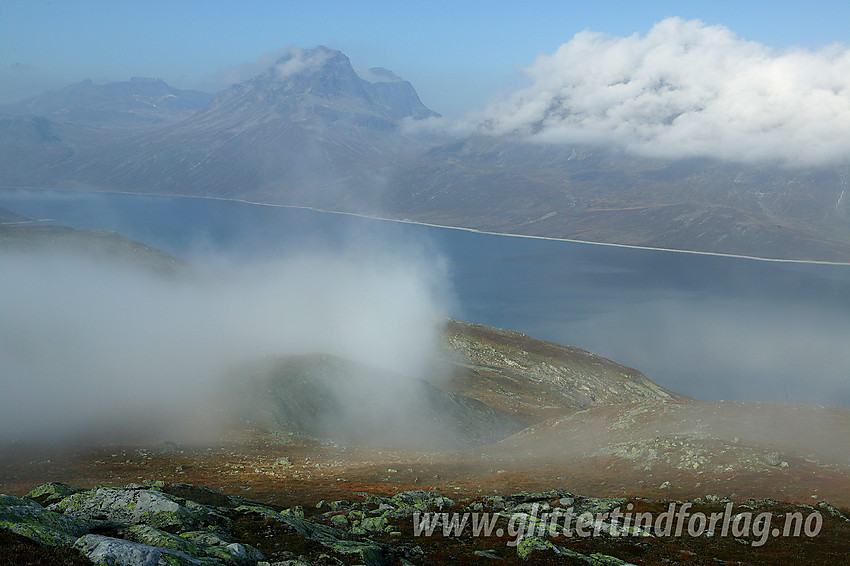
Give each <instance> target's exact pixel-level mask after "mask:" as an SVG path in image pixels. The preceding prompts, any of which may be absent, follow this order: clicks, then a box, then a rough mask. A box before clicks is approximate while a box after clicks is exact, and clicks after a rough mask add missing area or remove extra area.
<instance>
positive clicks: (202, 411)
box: [0, 250, 449, 442]
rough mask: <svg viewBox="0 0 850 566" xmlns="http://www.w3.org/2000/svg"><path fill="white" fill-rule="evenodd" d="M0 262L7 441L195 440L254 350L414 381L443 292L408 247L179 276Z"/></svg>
mask: <svg viewBox="0 0 850 566" xmlns="http://www.w3.org/2000/svg"><path fill="white" fill-rule="evenodd" d="M2 262H3V269H2V270H0V288H2V289H3V300H2V301H0V375H2V376H3V379H2V380H0V441H4V442H5V441H10V440H15V439H21V440H62V439H65V438H69V437H77V436H87V435H91V436H98V437H107V438H108V437H109V436H110V435H111V433H113V432H114V433H115V434H119V435H120V434H130V435H132V434H134V433H137V434H160V433H161V434H164V435H166V436H167V438H183V439H187V437H188V438H191V437H192V435H194V434H197V433H198V432H199V431H200V430H202V429H204V428H206V427H208V426H209V425H210V422H209V421H210V408H211V406H212V403H213V399H214V398H215V397H216V395H217V394H218V393H219V391H220V390H219V388H218V385H219V383H220V380H221V379H223V378H224V377H225V376H227V375H232V374H230V372H231V371H232V370H233V368H234V367H238V366H239V365H240V364H243V363H246V362H252V361H256V360H258V359H262V358H263V357H264V356H279V355H286V354H305V353H313V352H324V353H328V354H332V355H335V356H340V357H343V358H348V359H351V360H354V361H357V362H362V363H366V364H369V365H371V366H376V367H378V368H381V369H383V370H388V371H391V372H395V373H397V374H398V375H399V376H401V377H400V379H411V380H412V379H415V378H419V377H421V373H422V372H423V371H424V369H425V368H426V367H427V366H428V364H429V362H430V361H431V360H432V356H433V354H434V351H435V347H436V343H437V338H438V334H437V331H438V328H439V326H440V324H441V322H442V316H443V315H444V313H445V312H446V310H445V304H446V301H447V297H448V295H449V293H448V291H447V286H446V283H445V281H446V277H445V269H444V266H443V265H442V262H441V261H440V259H439V258H435V257H432V256H429V255H428V254H427V253H413V254H411V253H410V251H409V250H395V251H392V250H391V251H384V252H374V253H368V252H363V251H362V250H356V251H354V250H349V251H345V252H319V253H310V254H302V255H295V256H290V257H287V258H285V259H279V260H272V261H268V260H264V261H262V262H255V263H252V264H250V265H235V264H232V263H230V262H228V261H227V260H221V259H219V260H218V261H217V262H207V263H206V264H205V265H206V266H207V267H206V268H205V269H206V271H204V272H203V273H200V274H199V273H198V271H194V272H193V273H192V274H191V276H180V277H172V276H162V275H157V274H154V273H151V272H150V271H149V270H145V269H143V268H138V267H135V266H127V265H126V264H123V265H122V264H119V263H115V262H107V261H104V260H101V259H97V258H93V257H91V256H88V255H75V254H70V255H69V254H61V255H60V254H57V253H39V254H23V253H4V255H3V257H2ZM370 385H371V384H369V383H364V384H363V387H364V389H368V388H369V387H370ZM236 390H237V391H238V388H236ZM380 395H381V392H380V391H374V392H372V396H373V397H375V398H380Z"/></svg>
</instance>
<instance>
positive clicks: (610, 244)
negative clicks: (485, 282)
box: [0, 187, 850, 266]
mask: <svg viewBox="0 0 850 566" xmlns="http://www.w3.org/2000/svg"><path fill="white" fill-rule="evenodd" d="M15 189H18V190H27V191H62V192H72V193H94V194H107V195H108V194H120V195H137V196H150V197H171V198H184V199H204V200H214V201H223V202H235V203H240V204H247V205H252V206H266V207H272V208H288V209H294V210H309V211H312V212H321V213H325V214H337V215H341V216H351V217H355V218H363V219H367V220H381V221H384V222H396V223H399V224H411V225H415V226H428V227H430V228H442V229H446V230H459V231H463V232H471V233H473V234H486V235H489V236H506V237H513V238H525V239H531V240H548V241H552V242H570V243H574V244H587V245H593V246H606V247H614V248H625V249H634V250H647V251H658V252H671V253H680V254H692V255H702V256H713V257H727V258H735V259H746V260H752V261H767V262H773V263H791V264H810V265H835V266H850V262H842V261H825V260H814V259H790V258H772V257H760V256H753V255H744V254H729V253H722V252H707V251H699V250H681V249H676V248H659V247H652V246H640V245H637V244H618V243H615V242H593V241H589V240H577V239H573V238H557V237H554V236H534V235H531V234H514V233H511V232H495V231H491V230H480V229H478V228H469V227H466V226H450V225H446V224H434V223H431V222H423V221H419V220H412V219H409V218H391V217H386V216H376V215H371V214H361V213H357V212H346V211H341V210H329V209H323V208H316V207H312V206H303V205H294V204H275V203H269V202H260V201H252V200H246V199H239V198H226V197H213V196H204V195H179V194H169V193H142V192H134V191H101V190H96V189H57V188H55V187H2V189H0V190H15ZM37 221H40V222H44V221H46V219H42V220H37ZM29 222H32V221H29Z"/></svg>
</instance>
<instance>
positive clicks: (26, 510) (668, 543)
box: [0, 481, 850, 566]
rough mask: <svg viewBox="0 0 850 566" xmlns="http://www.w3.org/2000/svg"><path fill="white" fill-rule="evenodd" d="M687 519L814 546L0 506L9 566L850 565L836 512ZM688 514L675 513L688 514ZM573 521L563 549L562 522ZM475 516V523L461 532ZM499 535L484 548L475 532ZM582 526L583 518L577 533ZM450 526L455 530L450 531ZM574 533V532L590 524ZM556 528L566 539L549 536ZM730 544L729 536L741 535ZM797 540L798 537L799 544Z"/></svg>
mask: <svg viewBox="0 0 850 566" xmlns="http://www.w3.org/2000/svg"><path fill="white" fill-rule="evenodd" d="M689 503H691V504H692V506H691V507H690V512H691V513H692V514H695V513H703V514H705V515H711V513H718V514H719V513H722V512H724V511H725V510H726V509H727V508H729V510H730V511H731V513H732V515H731V516H732V517H734V516H735V515H746V514H748V513H749V514H751V515H752V516H756V515H758V514H759V513H767V512H769V513H772V519H773V521H774V522H773V524H774V525H777V524H779V525H782V524H783V521H784V518H785V517H786V516H788V515H791V514H795V513H799V514H800V515H801V516H803V517H809V516H810V515H814V514H817V516H818V517H819V518H820V520H821V526H820V528H819V529H818V533H817V535H816V536H807V534H811V533H810V532H809V530H808V529H809V527H810V526H812V525H813V523H811V524H810V523H809V522H807V523H806V528H805V529H803V531H802V532H801V533H800V535H799V536H789V537H782V536H776V534H775V532H776V529H774V534H772V535H768V534H766V533H768V532H770V530H769V529H767V530H763V531H758V530H757V529H756V528H752V529H750V532H748V533H740V532H732V533H731V534H730V533H726V534H724V533H723V532H721V527H720V524H719V523H718V526H717V527H716V528H714V529H702V530H703V532H702V533H700V535H699V536H687V535H685V536H679V537H677V536H672V535H670V534H668V533H665V532H663V528H662V529H661V530H659V529H658V527H657V526H656V527H655V528H652V527H649V528H646V525H645V524H644V525H640V526H634V523H631V524H630V522H626V521H625V520H624V519H623V517H622V516H620V517H615V516H613V514H612V511H614V510H615V509H617V510H622V511H623V512H625V511H626V510H630V511H631V512H633V513H640V512H643V513H652V514H653V515H654V516H656V517H658V516H661V515H662V514H663V513H664V511H665V510H668V509H669V505H668V502H665V501H658V500H650V499H626V498H594V497H583V496H581V495H577V494H574V493H570V492H569V491H566V490H552V491H547V492H541V493H528V492H523V493H517V494H512V495H506V496H500V495H494V496H478V497H472V498H469V497H460V498H458V497H455V498H454V499H452V498H449V497H446V496H444V495H441V494H440V493H438V492H436V491H431V490H413V491H405V492H401V493H396V494H395V495H390V496H381V495H376V494H366V493H361V494H359V495H356V496H354V497H352V498H351V499H342V500H335V501H326V500H320V501H318V502H312V501H310V502H307V501H305V502H304V505H296V506H291V507H286V508H282V507H279V506H274V505H268V504H262V503H259V502H257V501H252V500H250V499H247V498H244V497H236V496H230V495H226V494H224V493H222V492H219V491H214V490H212V489H209V488H205V487H196V486H192V485H188V484H185V483H166V482H162V481H148V482H145V483H144V484H130V485H126V486H123V487H112V488H110V487H97V488H94V489H90V490H84V489H81V488H75V487H71V486H68V485H65V484H60V483H49V484H45V485H42V486H40V487H38V488H36V489H34V490H33V491H31V492H30V493H28V494H27V495H25V496H24V497H20V498H18V497H12V496H8V495H2V496H0V541H2V544H0V562H2V563H4V564H51V563H53V564H91V563H94V564H98V565H101V564H103V565H106V564H108V565H110V566H111V565H210V566H211V565H217V564H223V565H235V566H249V565H250V566H253V565H258V566H264V565H281V566H282V565H289V566H301V565H305V566H306V565H313V564H316V565H319V564H366V565H369V566H379V565H390V564H402V565H408V564H453V563H498V564H509V563H523V562H530V563H558V564H592V565H593V564H600V565H616V564H632V563H641V564H650V563H658V564H661V563H691V564H706V563H712V564H729V563H748V564H750V563H752V564H778V563H790V562H788V561H787V560H790V559H791V558H792V557H793V561H794V563H795V564H829V563H838V562H840V561H841V560H842V559H843V558H844V557H845V556H846V553H847V552H848V551H850V519H848V518H847V517H846V516H845V515H844V514H843V513H842V512H841V511H839V510H838V509H836V508H834V507H832V506H831V505H829V504H827V503H824V502H821V503H819V504H817V505H815V506H809V505H799V506H790V505H787V504H782V503H779V502H776V501H772V500H749V501H746V502H742V503H737V504H733V503H732V502H731V501H730V500H728V499H721V498H719V497H717V496H711V495H709V496H706V497H705V498H699V499H696V500H694V501H691V502H689ZM682 504H683V502H675V503H674V505H679V506H682ZM568 512H570V513H573V514H574V515H575V516H576V517H579V519H577V522H576V523H571V524H570V525H571V526H570V531H569V533H568V534H569V535H570V536H565V531H564V529H563V527H562V525H563V524H565V523H564V522H563V521H560V522H558V521H551V520H548V518H551V517H553V516H555V514H556V513H557V514H566V513H568ZM464 514H468V515H466V516H467V517H468V518H469V519H468V523H467V524H465V526H464V527H463V529H462V532H459V531H461V527H460V525H462V524H464V523H463V521H464V519H463V517H464V516H465V515H464ZM485 514H486V516H487V517H492V519H493V522H492V524H490V525H489V532H487V528H483V529H481V532H479V533H477V535H475V534H474V533H473V523H475V522H476V521H477V520H478V518H480V517H484V516H485ZM581 517H586V519H582V518H581ZM453 518H454V519H453ZM582 521H583V523H582V526H579V524H578V523H579V522H582ZM552 525H557V528H555V527H552ZM732 530H733V531H734V529H732ZM791 533H792V534H793V530H792V531H791Z"/></svg>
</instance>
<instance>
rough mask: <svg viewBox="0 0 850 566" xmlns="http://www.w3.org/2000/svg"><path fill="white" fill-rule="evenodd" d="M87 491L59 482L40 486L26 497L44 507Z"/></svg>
mask: <svg viewBox="0 0 850 566" xmlns="http://www.w3.org/2000/svg"><path fill="white" fill-rule="evenodd" d="M82 491H85V490H84V489H83V488H81V487H72V486H70V485H67V484H64V483H58V482H50V483H46V484H44V485H40V486H38V487H37V488H35V489H34V490H32V491H31V492H29V493H28V494H26V495H25V496H24V497H26V498H27V499H32V500H33V501H35V502H37V503H40V504H41V505H43V506H44V507H47V506H48V505H51V504H53V503H58V502H60V501H62V500H63V499H65V498H66V497H68V496H71V495H74V494H75V493H80V492H82Z"/></svg>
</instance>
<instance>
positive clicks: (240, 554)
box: [180, 531, 265, 566]
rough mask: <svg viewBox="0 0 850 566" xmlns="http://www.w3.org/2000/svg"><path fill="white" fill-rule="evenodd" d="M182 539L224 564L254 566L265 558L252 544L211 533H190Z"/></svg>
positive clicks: (181, 535)
mask: <svg viewBox="0 0 850 566" xmlns="http://www.w3.org/2000/svg"><path fill="white" fill-rule="evenodd" d="M180 537H181V538H183V539H185V540H187V541H190V542H191V543H193V544H195V545H197V546H198V547H199V548H200V549H201V551H202V552H203V553H204V554H205V555H206V556H209V557H211V558H216V559H218V560H220V561H221V562H222V563H224V564H233V565H235V566H243V565H248V564H250V565H253V564H256V563H257V562H258V561H259V560H262V559H263V558H265V557H264V556H263V553H262V552H260V551H259V550H257V549H256V548H254V547H253V546H251V545H250V544H240V543H236V542H234V541H233V539H231V538H229V537H227V536H225V535H223V534H221V533H215V532H211V531H189V532H187V533H180Z"/></svg>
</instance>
